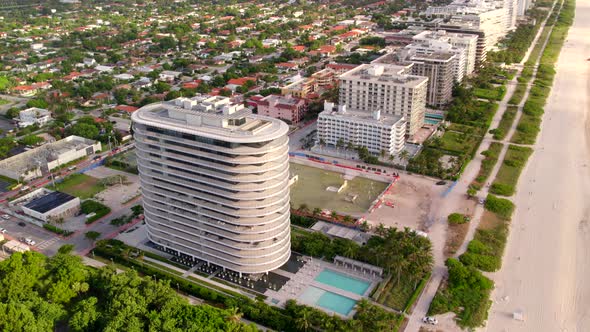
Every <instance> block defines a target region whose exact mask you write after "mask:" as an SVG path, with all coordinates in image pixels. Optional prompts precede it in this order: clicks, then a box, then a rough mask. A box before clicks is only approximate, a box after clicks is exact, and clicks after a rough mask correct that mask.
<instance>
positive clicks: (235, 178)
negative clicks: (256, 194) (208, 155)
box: [137, 158, 289, 190]
mask: <svg viewBox="0 0 590 332" xmlns="http://www.w3.org/2000/svg"><path fill="white" fill-rule="evenodd" d="M151 161H153V162H158V163H161V164H163V165H166V166H171V167H175V168H177V169H181V170H189V171H191V173H188V172H187V173H188V174H185V173H180V171H178V170H174V169H172V168H170V167H166V166H156V165H153V164H151V163H148V160H147V159H145V158H144V159H141V158H139V159H137V165H138V166H139V171H140V173H141V172H142V168H146V169H151V170H157V171H161V172H166V173H171V174H175V175H178V176H183V177H185V178H187V177H188V178H191V179H200V180H202V181H201V182H205V183H211V184H213V185H215V184H219V185H220V187H222V188H223V187H227V185H228V184H229V183H227V182H223V181H216V180H212V179H209V178H207V177H202V176H199V175H200V174H202V175H206V176H210V177H214V178H218V179H222V180H225V181H231V182H240V183H241V184H239V185H234V186H244V188H252V189H253V190H257V189H258V188H259V185H258V184H256V183H255V182H267V181H271V180H275V179H277V178H280V179H279V180H278V181H282V177H284V176H285V174H289V172H288V170H289V164H288V163H285V165H284V166H283V168H282V169H278V170H273V171H268V172H264V173H263V174H231V175H228V174H224V173H219V172H215V171H210V170H207V169H204V168H196V167H190V166H187V165H186V164H183V163H179V162H176V161H172V160H158V159H155V160H154V158H151ZM181 174H182V175H181ZM231 185H233V184H231Z"/></svg>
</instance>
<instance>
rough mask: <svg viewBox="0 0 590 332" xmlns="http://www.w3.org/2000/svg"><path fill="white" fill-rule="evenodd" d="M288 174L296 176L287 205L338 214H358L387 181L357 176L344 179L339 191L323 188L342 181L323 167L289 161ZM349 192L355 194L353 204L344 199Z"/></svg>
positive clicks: (340, 177) (338, 185) (374, 197)
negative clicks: (289, 202)
mask: <svg viewBox="0 0 590 332" xmlns="http://www.w3.org/2000/svg"><path fill="white" fill-rule="evenodd" d="M290 168H291V174H292V175H295V174H297V175H299V179H298V180H297V181H296V182H295V183H294V184H293V186H291V207H293V208H299V207H300V206H301V205H302V204H306V205H307V207H308V208H310V209H314V208H320V209H325V210H330V211H337V212H339V213H342V214H360V213H363V212H365V211H367V209H368V208H369V207H370V206H371V203H372V202H373V201H374V200H375V199H376V198H377V197H378V196H379V194H381V193H382V192H383V190H385V188H387V185H388V183H385V182H379V181H373V180H369V179H366V178H363V177H360V176H357V177H355V178H354V179H352V180H348V184H347V186H346V187H345V188H344V189H343V190H342V191H341V192H340V193H335V192H330V191H326V188H327V187H329V186H334V187H340V186H341V185H342V184H343V183H344V177H343V174H341V173H337V172H331V171H326V170H323V169H319V168H315V167H310V166H304V165H300V164H295V163H291V165H290ZM349 195H357V198H356V200H355V201H354V203H352V202H348V201H346V200H345V199H346V197H347V196H349Z"/></svg>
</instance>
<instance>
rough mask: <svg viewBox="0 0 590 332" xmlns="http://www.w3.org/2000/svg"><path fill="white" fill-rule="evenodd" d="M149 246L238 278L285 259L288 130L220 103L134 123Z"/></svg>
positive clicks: (181, 101)
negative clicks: (153, 245)
mask: <svg viewBox="0 0 590 332" xmlns="http://www.w3.org/2000/svg"><path fill="white" fill-rule="evenodd" d="M132 119H133V130H134V135H135V140H136V148H137V162H138V168H139V174H140V179H141V190H142V194H143V206H144V209H145V220H146V224H147V232H148V238H149V239H150V240H151V241H152V242H154V243H156V244H157V245H159V246H161V247H163V249H165V250H166V251H168V252H170V253H172V254H176V255H179V256H182V257H185V258H187V257H188V258H189V259H194V260H195V261H205V262H207V263H209V264H215V265H217V266H221V267H223V268H226V269H229V270H232V271H236V272H239V273H246V274H256V273H265V272H268V271H271V270H274V269H277V268H278V267H280V266H281V265H283V264H284V263H285V262H287V260H288V259H289V256H290V254H291V249H290V245H291V243H290V222H289V217H290V216H289V186H288V181H289V160H288V159H289V157H288V149H289V147H288V141H289V139H288V137H287V131H288V126H287V125H286V124H285V123H284V122H283V121H280V120H277V119H273V118H269V117H263V116H259V115H255V114H252V113H251V112H250V111H249V110H248V109H246V108H244V106H243V105H237V104H232V103H231V102H230V100H229V99H228V98H223V97H194V98H190V99H189V98H178V99H175V100H172V101H170V102H162V103H155V104H151V105H147V106H144V107H142V108H141V109H139V110H137V111H136V112H135V113H133V116H132Z"/></svg>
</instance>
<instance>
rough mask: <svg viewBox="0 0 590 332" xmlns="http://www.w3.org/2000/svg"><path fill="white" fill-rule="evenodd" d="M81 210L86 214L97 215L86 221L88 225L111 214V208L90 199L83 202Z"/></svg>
mask: <svg viewBox="0 0 590 332" xmlns="http://www.w3.org/2000/svg"><path fill="white" fill-rule="evenodd" d="M80 208H81V211H82V213H84V214H90V213H95V215H94V216H92V217H90V218H88V219H86V224H91V223H93V222H95V221H97V220H98V219H100V218H102V217H104V216H106V215H107V214H109V213H110V212H111V208H110V207H108V206H106V205H103V204H101V203H99V202H97V201H94V200H90V199H88V200H85V201H84V202H82V204H81V205H80Z"/></svg>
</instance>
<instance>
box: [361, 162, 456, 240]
mask: <svg viewBox="0 0 590 332" xmlns="http://www.w3.org/2000/svg"><path fill="white" fill-rule="evenodd" d="M436 182H437V181H436V180H433V179H430V178H427V177H423V176H419V175H410V174H401V176H400V178H399V180H398V181H397V182H396V183H395V184H394V185H393V187H392V189H391V190H390V191H389V193H387V194H385V195H384V196H383V203H382V204H381V206H380V207H379V208H377V209H375V211H373V213H371V214H369V215H368V216H367V220H368V222H369V223H370V224H371V225H375V226H376V225H379V224H380V223H383V224H384V225H385V226H389V227H397V228H404V227H409V228H411V229H414V230H424V229H425V225H426V223H427V221H428V216H429V213H430V209H431V207H432V206H433V204H435V203H436V202H437V201H438V199H437V198H439V197H441V195H442V193H443V192H444V191H445V190H446V189H447V188H448V187H449V185H448V184H447V185H436ZM388 203H389V204H393V207H391V206H388V205H387V204H388Z"/></svg>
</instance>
